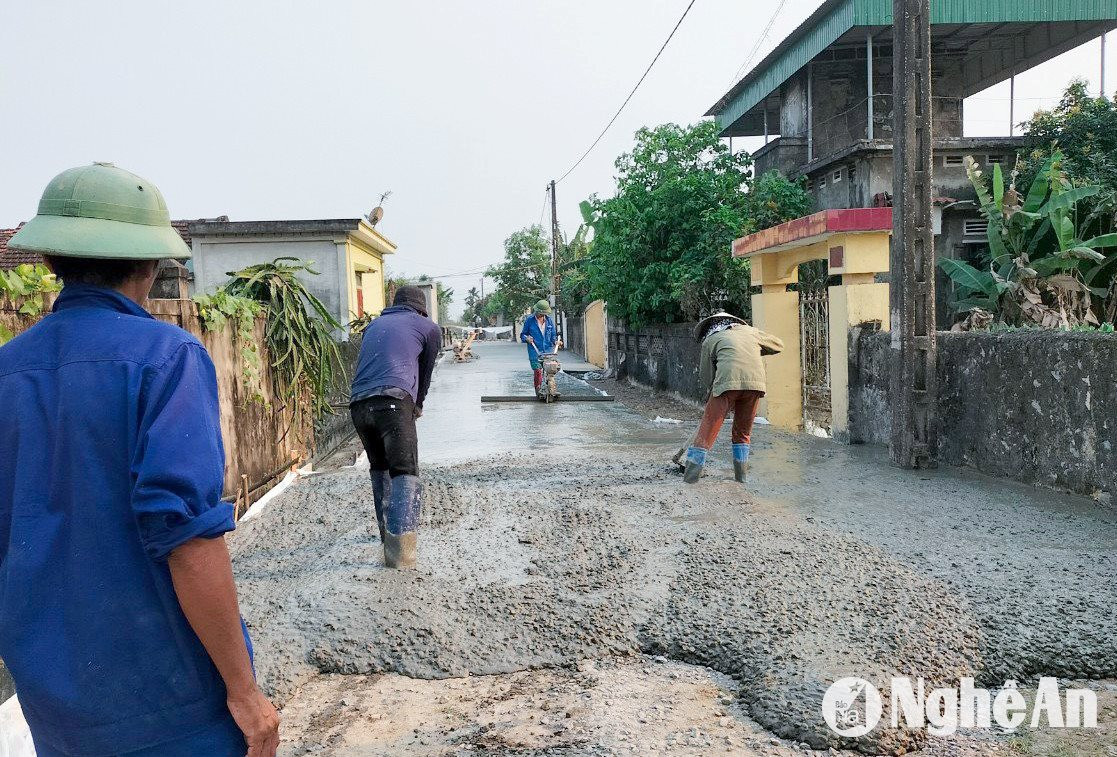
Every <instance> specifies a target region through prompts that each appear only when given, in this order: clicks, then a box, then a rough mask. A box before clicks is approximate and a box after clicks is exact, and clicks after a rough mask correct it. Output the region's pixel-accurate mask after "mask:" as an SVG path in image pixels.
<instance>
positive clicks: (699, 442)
mask: <svg viewBox="0 0 1117 757" xmlns="http://www.w3.org/2000/svg"><path fill="white" fill-rule="evenodd" d="M763 396H764V392H753V391H747V390H743V389H742V390H737V389H734V390H731V391H728V392H724V393H723V394H719V395H718V396H717V397H710V399H709V400H707V402H706V411H705V412H704V413H703V414H702V422H701V423H700V424H698V433H697V434H695V438H694V446H696V447H701V448H702V449H707V450H708V449H711V448H712V447H713V446H714V441H715V440H717V438H718V432H719V431H721V424H723V423H724V422H725V417H726V416H727V415H729V413H730V412H732V413H733V443H734V444H749V443H750V442H751V441H752V424H753V421H755V420H756V409H757V405H758V404H759V403H760V398H761V397H763Z"/></svg>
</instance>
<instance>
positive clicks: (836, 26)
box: [706, 0, 1117, 326]
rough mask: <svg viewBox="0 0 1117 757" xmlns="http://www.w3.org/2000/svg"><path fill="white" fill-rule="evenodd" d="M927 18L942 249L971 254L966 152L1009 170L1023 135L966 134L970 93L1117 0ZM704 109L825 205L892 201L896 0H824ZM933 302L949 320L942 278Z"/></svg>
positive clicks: (1108, 19) (957, 8)
mask: <svg viewBox="0 0 1117 757" xmlns="http://www.w3.org/2000/svg"><path fill="white" fill-rule="evenodd" d="M931 22H932V26H931V36H932V41H931V48H932V49H931V65H932V80H933V88H932V95H933V98H934V100H933V119H934V144H933V149H934V177H933V187H934V188H933V193H934V195H935V197H936V213H935V216H936V217H935V227H936V233H937V234H938V237H937V239H936V254H937V255H938V256H939V257H956V258H970V257H972V254H973V251H974V248H975V247H976V246H978V245H984V244H985V242H986V240H985V224H984V222H983V221H982V220H981V218H980V216H979V214H978V209H977V207H976V205H975V204H974V203H973V202H972V201H973V200H974V199H975V194H974V192H973V190H972V189H971V187H970V184H969V181H968V179H967V177H966V171H965V167H964V165H963V158H964V157H965V156H967V155H971V156H973V157H974V159H975V160H977V162H978V163H979V164H980V165H981V167H982V168H983V169H990V167H991V166H992V165H993V164H996V163H1001V164H1005V169H1006V173H1007V170H1009V169H1011V164H1012V162H1013V161H1014V160H1015V154H1016V150H1017V148H1018V147H1019V146H1020V144H1021V140H1020V139H1019V138H1013V137H966V136H964V135H963V131H962V116H963V103H964V99H965V98H966V97H969V96H970V95H973V94H976V93H977V92H980V91H981V90H983V89H986V88H987V87H990V86H992V85H994V84H997V83H999V82H1003V81H1006V80H1009V79H1011V78H1013V77H1014V75H1015V74H1017V73H1020V72H1022V71H1024V70H1026V69H1028V68H1031V67H1034V66H1036V65H1038V64H1040V63H1042V62H1044V61H1047V60H1050V59H1051V58H1054V57H1055V56H1057V55H1059V54H1061V53H1064V52H1067V51H1068V50H1071V49H1072V48H1074V47H1077V46H1079V45H1081V44H1083V43H1085V42H1088V41H1090V40H1092V39H1096V38H1098V37H1099V36H1101V35H1102V34H1103V33H1105V32H1106V31H1108V30H1111V29H1113V28H1115V27H1117V3H1115V2H1112V1H1110V2H1099V1H1098V0H1027V1H1025V0H970V2H932V3H931ZM870 72H871V73H870ZM1071 75H1072V72H1067V78H1068V80H1069V79H1070V77H1071ZM706 115H709V116H714V117H715V119H716V120H717V123H718V125H719V126H720V127H721V135H722V136H723V137H743V136H749V137H764V139H765V144H764V146H763V147H761V148H759V149H758V150H756V151H755V152H754V153H753V159H754V161H755V168H756V171H757V173H758V174H759V173H763V172H765V171H768V170H770V169H773V168H776V169H779V170H781V171H782V172H783V173H785V174H787V175H788V176H790V177H793V178H799V177H802V178H804V179H805V180H806V184H807V188H808V190H809V191H810V193H811V195H812V196H813V198H814V200H815V204H816V207H817V208H818V209H819V210H828V209H841V208H864V207H873V206H889V205H891V197H892V121H893V117H892V2H891V0H827V2H825V3H823V4H822V6H821V7H819V9H818V10H817V11H816V12H815V13H814V14H812V15H811V17H810V18H808V19H807V20H806V21H805V22H804V23H803V24H802V25H800V26H799V28H797V29H796V30H795V31H793V32H792V33H791V34H790V35H788V37H787V38H786V39H784V40H783V41H782V42H781V43H780V44H779V45H778V46H777V47H776V48H775V49H774V50H773V51H772V52H771V53H770V54H769V55H768V56H767V57H766V58H764V60H762V61H761V62H760V63H759V64H758V65H757V66H756V67H755V68H753V69H752V70H751V71H749V72H748V74H747V75H746V76H745V77H744V78H743V79H741V81H740V82H738V83H737V84H736V85H735V86H734V87H733V88H732V89H731V90H730V91H729V92H727V93H726V94H725V95H724V96H723V97H722V98H721V99H720V100H718V102H717V103H716V104H715V105H714V106H713V107H712V108H710V110H709V111H708V112H707V114H706ZM938 298H939V308H938V311H939V314H940V315H939V318H940V325H942V326H945V325H947V324H948V323H949V317H950V316H949V312H948V311H947V308H946V302H947V301H948V300H949V299H950V285H949V282H948V281H946V279H945V278H942V279H940V282H939V286H938Z"/></svg>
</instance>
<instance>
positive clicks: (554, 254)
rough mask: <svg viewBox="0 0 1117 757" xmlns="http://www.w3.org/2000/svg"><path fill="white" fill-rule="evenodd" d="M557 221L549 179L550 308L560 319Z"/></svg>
mask: <svg viewBox="0 0 1117 757" xmlns="http://www.w3.org/2000/svg"><path fill="white" fill-rule="evenodd" d="M558 294H559V222H558V198H556V197H555V181H554V179H552V180H551V309H552V310H554V311H555V320H556V321H558V320H560V319H559V317H558V304H559V298H558ZM562 336H563V331H562V329H561V328H560V329H559V339H562Z"/></svg>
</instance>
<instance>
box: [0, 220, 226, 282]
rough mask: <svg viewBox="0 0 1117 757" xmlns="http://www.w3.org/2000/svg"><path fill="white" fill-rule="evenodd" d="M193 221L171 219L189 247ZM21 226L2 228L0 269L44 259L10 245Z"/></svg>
mask: <svg viewBox="0 0 1117 757" xmlns="http://www.w3.org/2000/svg"><path fill="white" fill-rule="evenodd" d="M221 218H223V219H225V220H228V218H227V217H226V216H221ZM202 220H209V219H202ZM191 223H194V222H193V221H171V226H174V227H175V231H177V232H178V235H179V236H180V237H182V241H184V242H186V246H187V247H189V246H190V229H189V225H190V224H191ZM21 226H23V224H22V223H21V224H20V225H19V226H17V227H16V228H14V229H0V270H4V271H6V270H8V269H9V268H15V267H16V266H17V265H20V264H21V263H32V264H34V263H41V262H42V261H43V258H42V256H41V255H39V254H38V253H36V252H24V251H22V250H13V249H10V248H9V247H8V240H9V239H11V238H12V237H13V236H14V235H15V233H16V232H17V231H19V229H20V227H21Z"/></svg>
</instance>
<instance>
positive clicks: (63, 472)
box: [0, 164, 279, 757]
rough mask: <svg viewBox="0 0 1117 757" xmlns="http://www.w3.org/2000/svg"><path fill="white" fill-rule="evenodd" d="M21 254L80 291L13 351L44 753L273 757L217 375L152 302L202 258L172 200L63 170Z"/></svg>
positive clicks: (12, 442)
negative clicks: (148, 306)
mask: <svg viewBox="0 0 1117 757" xmlns="http://www.w3.org/2000/svg"><path fill="white" fill-rule="evenodd" d="M9 246H10V247H12V248H14V249H17V250H25V251H30V252H36V253H40V254H42V255H43V256H44V257H45V259H46V262H47V265H48V266H50V267H51V268H52V270H53V271H54V272H55V274H57V275H58V277H59V278H60V279H61V280H62V282H63V288H62V291H61V293H60V294H59V296H58V299H57V301H56V302H55V304H54V308H53V312H51V313H50V314H48V315H47V316H46V317H45V318H43V319H42V320H41V321H40V322H39V323H37V324H35V325H34V326H32V327H31V328H30V329H28V330H27V331H25V332H24V333H22V334H20V335H18V336H16V337H15V338H14V339H12V340H11V341H10V342H8V343H7V344H5V345H4V346H2V347H0V407H3V408H5V413H6V417H5V419H4V422H3V423H2V424H0V450H3V454H0V658H3V660H4V662H5V663H6V665H7V667H8V669H9V671H10V672H11V675H12V678H13V680H14V681H15V686H16V694H17V695H18V697H19V701H20V704H21V706H22V708H23V712H24V715H25V717H26V719H27V723H28V725H29V727H30V729H31V734H32V738H33V739H34V742H35V748H36V751H37V752H38V755H39V757H53V756H54V755H127V756H129V757H156V755H158V757H175V756H177V755H183V756H185V755H192V756H198V755H206V756H207V757H215V756H217V757H223V756H225V755H229V756H232V755H237V757H243V755H245V754H248V755H251V757H272V756H273V755H274V754H275V752H276V749H277V747H278V743H279V732H278V731H279V718H278V716H277V714H276V711H275V708H274V707H272V705H271V704H270V703H269V702H268V700H267V699H266V698H265V697H264V695H263V694H262V693H261V692H260V690H259V688H258V687H257V685H256V681H255V676H254V674H253V668H252V658H251V655H252V649H251V642H250V641H249V639H248V633H247V630H246V629H245V626H244V623H243V621H242V620H241V617H240V611H239V609H238V605H237V595H236V587H235V586H234V583H233V573H232V567H231V564H230V560H229V552H228V550H227V548H226V545H225V540H224V534H225V533H226V532H227V531H231V530H232V529H233V527H234V522H233V512H232V508H231V507H230V506H229V505H228V504H225V503H222V502H221V491H222V482H223V477H224V464H225V456H224V450H223V448H222V442H221V430H220V420H219V409H218V400H217V377H216V373H215V371H214V366H213V363H212V361H211V360H210V357H209V355H208V354H207V353H206V351H205V349H204V348H203V347H202V345H201V344H200V343H199V342H198V340H197V339H195V338H194V337H193V336H191V335H190V334H188V333H187V332H185V331H183V330H182V329H180V328H178V327H176V326H172V325H170V324H166V323H162V322H160V321H157V320H155V319H154V318H153V317H152V316H151V315H149V314H148V313H147V311H145V310H144V308H143V306H142V305H143V303H144V301H145V300H146V298H147V293H148V291H149V290H150V288H151V284H152V282H153V281H154V279H155V272H156V269H157V267H158V264H159V260H160V259H163V258H178V259H182V258H188V257H189V256H190V252H189V249H188V248H187V247H186V245H185V244H184V243H183V242H182V239H181V238H180V237H179V236H178V235H177V233H176V232H175V230H174V229H173V228H172V226H171V224H170V216H169V214H168V212H167V207H166V204H165V203H164V201H163V198H162V195H161V194H160V193H159V190H158V189H157V188H156V187H155V186H154V185H152V184H151V183H150V182H148V181H146V180H145V179H143V178H141V177H139V176H136V175H134V174H131V173H129V172H127V171H124V170H122V169H119V168H117V167H115V166H113V165H111V164H94V165H91V166H84V167H81V168H75V169H70V170H68V171H65V172H63V173H61V174H59V175H58V176H57V177H55V178H54V179H53V180H52V181H51V182H50V184H49V185H48V186H47V188H46V191H45V192H44V194H43V196H42V200H41V201H40V203H39V209H38V214H37V215H36V216H35V217H34V218H33V219H32V220H31V221H29V222H28V223H27V224H26V225H25V226H23V228H22V229H21V230H20V231H19V232H18V233H17V234H16V235H15V236H14V237H12V239H11V240H10V241H9Z"/></svg>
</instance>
